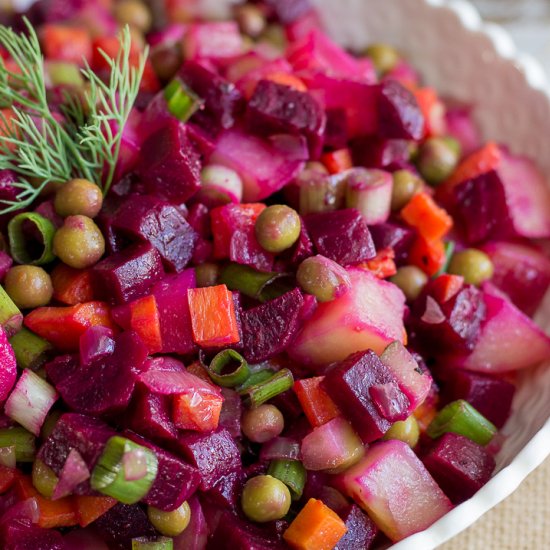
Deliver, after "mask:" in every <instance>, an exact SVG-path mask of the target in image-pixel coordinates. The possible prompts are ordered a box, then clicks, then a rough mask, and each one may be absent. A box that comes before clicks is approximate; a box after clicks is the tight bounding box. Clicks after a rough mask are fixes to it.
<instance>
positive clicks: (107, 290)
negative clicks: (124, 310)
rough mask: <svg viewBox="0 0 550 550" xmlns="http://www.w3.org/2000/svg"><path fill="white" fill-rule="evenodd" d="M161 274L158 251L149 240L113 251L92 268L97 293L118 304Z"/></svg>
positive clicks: (157, 278) (149, 284) (126, 300)
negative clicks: (120, 250)
mask: <svg viewBox="0 0 550 550" xmlns="http://www.w3.org/2000/svg"><path fill="white" fill-rule="evenodd" d="M163 275H164V270H163V268H162V259H161V257H160V254H159V253H158V251H157V250H156V249H155V248H153V247H152V246H151V245H150V244H148V243H147V244H135V245H132V246H130V247H128V248H126V249H125V250H123V251H122V252H117V253H115V254H112V255H111V256H108V257H107V258H105V259H104V260H102V261H101V262H99V263H98V264H96V265H95V266H94V267H93V269H92V280H93V283H94V286H95V290H96V292H97V294H98V295H99V296H104V297H105V299H106V300H108V301H110V302H111V303H118V304H123V303H125V302H129V301H131V300H133V299H135V298H139V297H141V296H143V295H144V294H145V293H146V291H147V289H148V288H149V287H150V286H151V285H152V284H153V283H155V282H156V281H158V280H159V279H162V277H163Z"/></svg>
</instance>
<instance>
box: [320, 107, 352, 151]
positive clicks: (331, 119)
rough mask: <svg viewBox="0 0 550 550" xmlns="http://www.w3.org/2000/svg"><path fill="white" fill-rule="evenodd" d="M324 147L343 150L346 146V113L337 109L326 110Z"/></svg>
mask: <svg viewBox="0 0 550 550" xmlns="http://www.w3.org/2000/svg"><path fill="white" fill-rule="evenodd" d="M325 114H326V117H327V123H326V127H325V135H324V138H325V140H324V146H325V147H331V148H332V149H343V148H344V147H347V144H348V120H347V116H346V111H345V110H344V109H343V108H341V107H339V108H334V109H327V110H326V113H325Z"/></svg>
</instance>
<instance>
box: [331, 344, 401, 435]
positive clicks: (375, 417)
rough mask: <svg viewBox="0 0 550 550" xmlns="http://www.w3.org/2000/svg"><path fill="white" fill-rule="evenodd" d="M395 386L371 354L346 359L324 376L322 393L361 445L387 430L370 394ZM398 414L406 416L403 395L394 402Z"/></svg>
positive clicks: (380, 363)
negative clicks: (347, 422)
mask: <svg viewBox="0 0 550 550" xmlns="http://www.w3.org/2000/svg"><path fill="white" fill-rule="evenodd" d="M390 383H393V384H397V381H396V380H395V378H394V376H393V375H392V373H391V372H390V370H389V369H388V368H387V367H386V366H385V365H384V364H383V363H382V362H381V361H380V359H379V358H378V356H377V355H376V353H374V352H373V351H372V350H368V351H364V352H357V353H354V354H352V355H350V356H349V357H348V358H347V359H346V360H345V361H342V362H341V363H339V364H338V365H337V366H336V367H335V368H334V369H332V370H331V371H330V372H328V373H327V375H326V376H325V378H324V380H323V382H322V383H321V385H322V387H323V389H324V390H325V391H326V392H327V393H328V395H329V396H330V397H331V398H332V400H333V401H334V402H335V403H336V404H337V405H338V407H339V408H340V410H341V411H342V412H343V413H344V416H345V417H346V418H347V419H348V420H349V421H350V422H351V423H352V425H353V427H354V428H355V430H356V431H357V433H358V434H359V435H360V436H361V438H362V439H363V441H364V442H365V443H370V442H371V441H374V440H375V439H379V438H380V437H382V436H383V435H384V434H385V433H386V431H388V429H389V428H390V426H391V422H390V421H389V420H387V419H386V418H384V417H383V416H382V415H381V414H380V411H379V409H378V407H376V405H375V403H374V400H373V399H372V398H371V396H370V390H371V388H373V387H376V386H379V385H381V384H390ZM396 406H397V407H398V408H399V410H398V411H397V412H398V413H399V412H401V413H404V416H403V418H406V416H407V408H408V406H409V400H408V398H407V397H406V396H405V395H402V399H400V401H399V402H396Z"/></svg>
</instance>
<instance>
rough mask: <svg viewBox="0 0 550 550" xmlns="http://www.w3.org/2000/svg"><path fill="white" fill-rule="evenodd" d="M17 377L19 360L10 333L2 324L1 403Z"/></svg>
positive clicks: (0, 358) (0, 355) (0, 335)
mask: <svg viewBox="0 0 550 550" xmlns="http://www.w3.org/2000/svg"><path fill="white" fill-rule="evenodd" d="M16 379H17V361H16V360H15V354H14V353H13V348H12V347H11V345H10V343H9V341H8V335H7V334H6V331H5V330H4V328H3V327H2V326H0V403H2V402H4V401H5V400H6V399H7V398H8V396H9V394H10V392H11V390H12V388H13V386H14V384H15V381H16Z"/></svg>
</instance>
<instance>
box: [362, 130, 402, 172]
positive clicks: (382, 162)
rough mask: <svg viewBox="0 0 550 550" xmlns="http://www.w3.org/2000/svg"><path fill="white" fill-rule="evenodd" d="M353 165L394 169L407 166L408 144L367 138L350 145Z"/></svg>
mask: <svg viewBox="0 0 550 550" xmlns="http://www.w3.org/2000/svg"><path fill="white" fill-rule="evenodd" d="M351 149H352V153H353V160H354V165H356V166H365V167H367V168H381V169H388V168H390V169H396V168H398V167H399V168H401V167H405V166H406V165H408V162H409V159H410V156H411V151H410V142H409V141H407V140H405V139H386V138H381V137H379V136H368V137H363V138H359V139H356V140H354V141H353V143H352V145H351Z"/></svg>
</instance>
